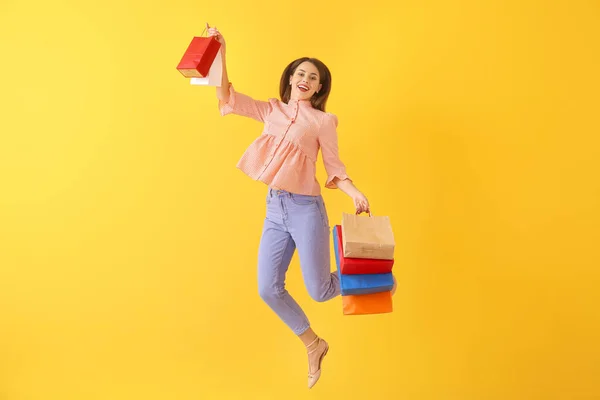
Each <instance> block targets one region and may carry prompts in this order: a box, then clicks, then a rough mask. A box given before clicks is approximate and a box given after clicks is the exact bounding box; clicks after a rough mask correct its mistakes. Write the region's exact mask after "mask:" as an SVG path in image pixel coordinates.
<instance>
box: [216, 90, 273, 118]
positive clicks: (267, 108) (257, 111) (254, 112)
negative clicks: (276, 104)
mask: <svg viewBox="0 0 600 400" xmlns="http://www.w3.org/2000/svg"><path fill="white" fill-rule="evenodd" d="M272 109H273V105H272V103H271V101H270V100H269V101H260V100H254V99H253V98H251V97H250V96H247V95H245V94H242V93H238V92H236V91H235V89H234V88H233V85H232V84H231V83H229V100H228V101H227V102H223V101H221V100H219V111H220V112H221V116H225V115H227V114H236V115H241V116H243V117H249V118H252V119H255V120H257V121H260V122H265V118H266V117H267V115H269V113H270V112H271V110H272Z"/></svg>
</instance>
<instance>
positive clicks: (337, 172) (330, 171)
mask: <svg viewBox="0 0 600 400" xmlns="http://www.w3.org/2000/svg"><path fill="white" fill-rule="evenodd" d="M337 125H338V119H337V117H336V116H335V115H334V114H330V113H327V114H326V115H325V119H324V121H323V124H322V126H321V133H320V135H319V145H320V146H321V152H322V154H323V164H325V171H326V172H327V181H326V182H325V187H326V188H328V189H336V188H337V185H336V184H335V183H334V182H333V180H334V179H335V178H336V177H337V178H339V179H340V180H344V179H348V180H350V181H352V180H351V179H350V177H349V176H348V175H347V174H346V166H345V165H344V163H343V162H342V161H341V160H340V157H339V151H338V138H337Z"/></svg>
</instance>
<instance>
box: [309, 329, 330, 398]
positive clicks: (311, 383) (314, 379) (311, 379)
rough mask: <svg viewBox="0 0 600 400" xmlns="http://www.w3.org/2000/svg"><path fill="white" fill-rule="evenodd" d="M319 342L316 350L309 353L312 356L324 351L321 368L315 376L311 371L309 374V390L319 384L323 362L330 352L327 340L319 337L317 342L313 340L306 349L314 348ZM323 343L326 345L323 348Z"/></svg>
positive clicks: (320, 359) (320, 360) (320, 358)
mask: <svg viewBox="0 0 600 400" xmlns="http://www.w3.org/2000/svg"><path fill="white" fill-rule="evenodd" d="M317 341H318V343H317V346H316V347H315V348H314V349H312V350H311V351H309V352H308V354H309V355H310V354H312V353H314V352H316V351H319V350H322V351H323V353H322V354H321V356H320V357H319V368H318V369H317V371H316V372H315V373H314V374H311V373H310V371H309V372H308V388H309V389H310V388H312V387H313V386H315V384H316V383H317V381H318V380H319V378H320V377H321V362H323V358H324V357H325V356H326V355H327V352H328V351H329V344H328V343H327V342H326V341H325V340H323V339H321V338H320V337H318V336H317V338H316V339H315V340H313V341H312V342H311V343H310V344H309V345H308V346H306V347H307V348H309V347H310V346H312V345H313V344H314V343H315V342H317ZM322 343H324V346H321V344H322ZM323 347H324V348H323Z"/></svg>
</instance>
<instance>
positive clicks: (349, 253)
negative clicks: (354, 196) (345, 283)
mask: <svg viewBox="0 0 600 400" xmlns="http://www.w3.org/2000/svg"><path fill="white" fill-rule="evenodd" d="M342 238H343V244H344V256H345V257H348V258H370V259H377V260H393V259H394V248H395V245H396V243H395V241H394V233H393V231H392V224H391V223H390V219H389V217H386V216H382V217H379V216H372V215H369V216H368V217H367V216H361V215H354V214H346V213H343V215H342Z"/></svg>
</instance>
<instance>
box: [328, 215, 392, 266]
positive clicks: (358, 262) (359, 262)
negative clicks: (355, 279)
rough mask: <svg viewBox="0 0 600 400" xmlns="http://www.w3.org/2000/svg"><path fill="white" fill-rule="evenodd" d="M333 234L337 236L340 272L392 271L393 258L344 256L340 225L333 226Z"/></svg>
mask: <svg viewBox="0 0 600 400" xmlns="http://www.w3.org/2000/svg"><path fill="white" fill-rule="evenodd" d="M333 236H334V237H336V238H337V242H336V243H337V249H336V250H337V251H338V252H339V254H340V270H341V272H342V274H346V275H356V274H385V273H388V272H392V268H393V266H394V260H377V259H366V258H348V257H346V256H344V244H343V238H342V227H341V226H340V225H335V226H334V227H333Z"/></svg>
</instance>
